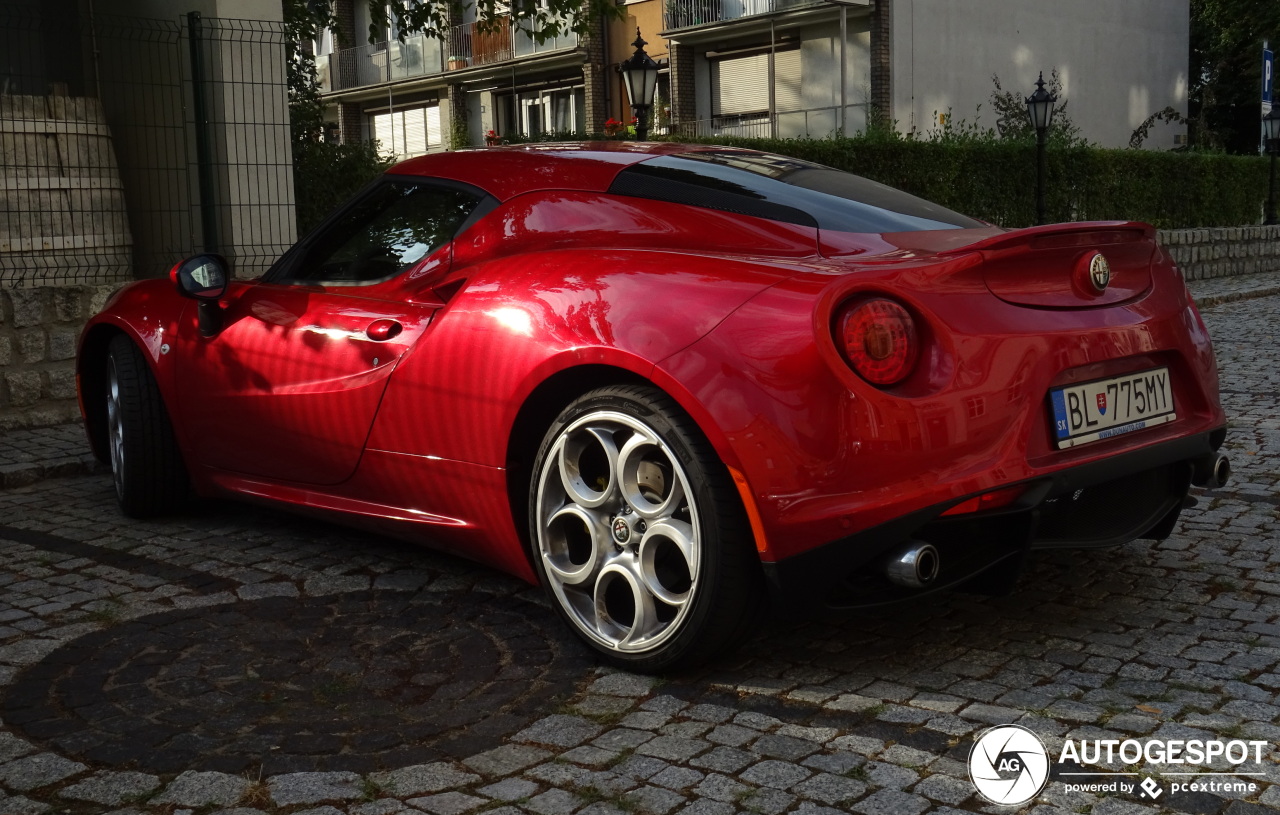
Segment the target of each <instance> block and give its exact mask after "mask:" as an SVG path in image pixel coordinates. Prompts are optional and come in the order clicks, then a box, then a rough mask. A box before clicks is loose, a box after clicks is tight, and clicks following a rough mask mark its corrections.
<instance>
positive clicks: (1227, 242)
mask: <svg viewBox="0 0 1280 815" xmlns="http://www.w3.org/2000/svg"><path fill="white" fill-rule="evenodd" d="M1159 240H1160V244H1161V245H1162V246H1164V248H1165V249H1167V250H1168V251H1169V254H1171V255H1173V259H1174V260H1175V261H1176V262H1177V264H1178V267H1179V268H1181V269H1182V273H1183V275H1185V276H1186V278H1187V279H1188V280H1209V279H1211V278H1215V277H1230V276H1233V275H1246V274H1259V273H1261V272H1280V226H1224V227H1214V228H1207V229H1162V230H1160V232H1159Z"/></svg>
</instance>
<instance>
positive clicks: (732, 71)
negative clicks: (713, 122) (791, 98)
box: [711, 54, 769, 116]
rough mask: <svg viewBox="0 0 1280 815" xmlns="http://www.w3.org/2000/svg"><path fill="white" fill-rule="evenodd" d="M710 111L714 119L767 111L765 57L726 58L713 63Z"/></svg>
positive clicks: (767, 79) (767, 74) (767, 60)
mask: <svg viewBox="0 0 1280 815" xmlns="http://www.w3.org/2000/svg"><path fill="white" fill-rule="evenodd" d="M713 68H714V70H713V71H712V74H711V83H712V84H711V106H712V107H711V112H712V114H713V115H716V116H727V115H733V114H739V113H760V112H764V111H768V110H769V55H768V54H752V55H751V56H746V57H730V58H728V59H722V60H718V61H717V62H715V63H713Z"/></svg>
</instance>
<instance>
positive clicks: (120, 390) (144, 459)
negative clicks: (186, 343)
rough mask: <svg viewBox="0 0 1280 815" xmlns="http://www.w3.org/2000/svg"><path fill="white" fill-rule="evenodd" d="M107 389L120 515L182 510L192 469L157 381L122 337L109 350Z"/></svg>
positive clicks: (110, 446) (109, 443) (135, 348)
mask: <svg viewBox="0 0 1280 815" xmlns="http://www.w3.org/2000/svg"><path fill="white" fill-rule="evenodd" d="M106 386H107V387H106V405H105V407H106V412H107V447H108V450H109V451H110V454H111V477H112V480H113V481H114V482H115V487H116V498H117V499H118V500H119V502H120V509H121V511H122V512H124V514H125V515H128V516H129V517H130V518H147V517H150V516H152V515H159V514H161V513H164V512H168V511H170V510H173V509H175V508H177V506H178V505H179V504H180V503H181V502H182V501H183V499H184V498H186V495H187V491H188V481H187V470H186V467H185V466H184V465H183V462H182V454H181V453H180V452H179V451H178V443H177V441H176V440H175V439H174V436H173V427H172V425H170V423H169V413H168V411H167V410H165V406H164V400H163V399H162V398H161V396H160V388H159V386H158V385H156V380H155V377H154V376H152V374H151V369H150V368H149V367H147V361H146V359H145V358H144V357H143V356H142V352H141V351H140V350H138V346H136V345H134V344H133V340H131V339H129V338H128V337H127V336H125V335H123V334H120V335H117V336H116V337H114V338H112V340H111V343H110V345H108V346H107V370H106Z"/></svg>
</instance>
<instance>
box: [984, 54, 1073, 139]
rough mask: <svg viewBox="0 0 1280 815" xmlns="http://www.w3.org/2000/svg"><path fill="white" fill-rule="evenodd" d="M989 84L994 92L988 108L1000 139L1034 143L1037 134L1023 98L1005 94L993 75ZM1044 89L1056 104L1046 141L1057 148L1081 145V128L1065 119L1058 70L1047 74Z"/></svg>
mask: <svg viewBox="0 0 1280 815" xmlns="http://www.w3.org/2000/svg"><path fill="white" fill-rule="evenodd" d="M991 83H992V84H993V85H995V90H993V91H992V92H991V108H992V110H993V111H995V114H996V130H997V131H998V132H999V134H1000V138H1002V139H1028V140H1030V139H1034V138H1035V137H1036V131H1035V129H1034V128H1033V127H1032V126H1031V117H1030V116H1029V115H1028V114H1027V100H1026V94H1023V93H1018V92H1017V91H1013V90H1005V89H1004V87H1003V86H1002V85H1001V84H1000V77H999V76H997V75H996V74H992V75H991ZM1045 86H1046V87H1047V88H1048V90H1049V93H1051V94H1053V95H1054V98H1056V99H1057V100H1058V101H1057V102H1055V103H1054V108H1053V120H1052V121H1051V122H1050V123H1049V134H1048V137H1049V141H1051V142H1053V143H1056V144H1059V145H1076V144H1081V143H1083V142H1084V137H1082V136H1081V135H1080V126H1079V125H1077V124H1076V123H1075V122H1073V121H1072V120H1071V117H1070V116H1068V115H1067V95H1066V94H1065V93H1063V92H1062V79H1061V77H1059V76H1058V69H1057V68H1054V69H1053V70H1052V71H1051V72H1050V73H1049V81H1048V82H1046V83H1045ZM1031 90H1035V88H1031Z"/></svg>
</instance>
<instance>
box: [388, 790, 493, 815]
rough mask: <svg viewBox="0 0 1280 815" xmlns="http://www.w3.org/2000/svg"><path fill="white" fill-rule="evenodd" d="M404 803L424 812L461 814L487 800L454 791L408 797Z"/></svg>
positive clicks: (435, 814) (444, 814)
mask: <svg viewBox="0 0 1280 815" xmlns="http://www.w3.org/2000/svg"><path fill="white" fill-rule="evenodd" d="M406 803H408V804H409V805H410V806H412V807H417V808H418V809H421V810H423V811H425V812H431V813H434V815H461V813H463V812H470V811H471V810H473V809H475V808H476V807H479V806H482V805H484V804H487V803H488V801H486V800H485V799H484V798H477V797H476V796H474V795H467V794H466V793H464V792H456V791H455V792H442V793H438V794H436V795H427V796H424V797H421V798H410V799H409V800H408V801H406Z"/></svg>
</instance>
